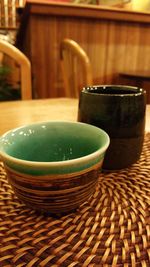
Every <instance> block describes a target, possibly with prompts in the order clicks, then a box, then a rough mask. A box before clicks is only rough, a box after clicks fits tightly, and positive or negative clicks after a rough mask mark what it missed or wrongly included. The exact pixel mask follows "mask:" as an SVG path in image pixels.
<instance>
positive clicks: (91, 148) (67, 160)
mask: <svg viewBox="0 0 150 267" xmlns="http://www.w3.org/2000/svg"><path fill="white" fill-rule="evenodd" d="M108 145H109V137H108V135H107V134H106V133H105V132H104V131H103V130H101V129H99V128H97V127H95V126H91V125H88V124H85V123H78V122H43V123H35V124H32V125H28V126H23V127H20V128H17V129H14V130H12V131H9V132H7V133H6V134H5V135H3V136H2V137H1V139H0V151H1V157H2V159H3V161H4V163H5V164H6V165H7V166H8V167H10V168H12V169H15V170H16V171H18V172H23V173H26V174H35V175H42V174H45V175H46V174H62V173H70V172H77V171H81V170H84V169H86V168H89V167H91V166H93V165H95V164H96V163H98V162H99V161H101V160H103V157H104V154H105V151H106V149H107V147H108Z"/></svg>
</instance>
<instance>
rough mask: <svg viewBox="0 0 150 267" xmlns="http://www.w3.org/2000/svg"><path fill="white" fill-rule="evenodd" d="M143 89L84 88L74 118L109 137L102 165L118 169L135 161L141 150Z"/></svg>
mask: <svg viewBox="0 0 150 267" xmlns="http://www.w3.org/2000/svg"><path fill="white" fill-rule="evenodd" d="M145 108H146V92H145V91H144V90H143V89H141V88H137V87H131V86H123V85H118V86H117V85H101V86H100V85H99V86H91V87H87V88H84V89H83V90H82V92H81V95H80V102H79V113H78V121H82V122H86V123H89V124H92V125H95V126H97V127H100V128H102V129H104V130H105V131H106V132H107V133H108V134H109V136H110V146H109V149H108V150H107V153H106V156H105V160H104V164H103V168H105V169H121V168H125V167H128V166H130V165H131V164H133V163H135V162H136V161H137V160H138V159H139V157H140V155H141V151H142V145H143V139H144V129H145Z"/></svg>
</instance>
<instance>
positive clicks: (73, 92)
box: [60, 39, 93, 97]
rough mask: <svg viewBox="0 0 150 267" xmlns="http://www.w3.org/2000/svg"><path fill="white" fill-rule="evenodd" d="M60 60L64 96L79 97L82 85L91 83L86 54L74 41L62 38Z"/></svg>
mask: <svg viewBox="0 0 150 267" xmlns="http://www.w3.org/2000/svg"><path fill="white" fill-rule="evenodd" d="M60 60H61V70H62V75H63V80H64V90H65V96H67V97H79V92H80V91H81V89H82V87H83V86H88V85H92V84H93V78H92V70H91V63H90V60H89V58H88V56H87V54H86V53H85V51H84V50H83V49H82V48H81V47H80V45H79V44H78V43H76V42H75V41H73V40H71V39H64V40H63V41H62V42H61V44H60ZM81 80H82V81H81ZM81 84H82V85H81Z"/></svg>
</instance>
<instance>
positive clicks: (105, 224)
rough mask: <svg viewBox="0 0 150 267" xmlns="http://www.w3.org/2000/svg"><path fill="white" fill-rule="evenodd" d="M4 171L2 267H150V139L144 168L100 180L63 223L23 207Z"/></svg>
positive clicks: (0, 190) (0, 183) (0, 175)
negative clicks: (91, 193) (91, 192)
mask: <svg viewBox="0 0 150 267" xmlns="http://www.w3.org/2000/svg"><path fill="white" fill-rule="evenodd" d="M0 166H1V167H0V266H5V267H9V266H10V267H21V266H26V267H32V266H33V267H35V266H36V267H39V266H42V267H51V266H52V267H56V266H62V267H66V266H68V267H73V266H77V267H80V266H82V267H84V266H89V267H93V266H104V267H106V266H123V267H127V266H129V267H130V266H132V267H134V266H136V267H137V266H142V267H145V266H150V134H146V136H145V143H144V148H143V153H142V155H141V159H140V161H139V162H137V163H136V164H134V165H133V166H132V167H130V168H127V169H124V170H120V171H118V172H111V173H104V174H100V177H99V183H98V186H97V189H96V192H95V194H94V195H93V196H92V198H91V199H90V200H89V201H88V202H86V203H84V204H83V205H82V206H81V207H80V208H79V209H78V210H77V211H76V212H74V213H71V214H69V215H65V216H62V217H57V218H54V217H51V216H44V215H40V214H37V213H36V212H35V211H34V210H31V209H29V208H27V207H26V206H25V205H24V204H22V203H21V202H19V201H18V199H17V198H16V197H15V195H14V193H13V191H12V189H11V187H10V186H9V184H8V183H7V179H6V174H5V172H4V169H3V166H2V164H1V165H0Z"/></svg>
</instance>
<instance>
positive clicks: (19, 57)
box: [0, 40, 32, 100]
mask: <svg viewBox="0 0 150 267" xmlns="http://www.w3.org/2000/svg"><path fill="white" fill-rule="evenodd" d="M0 53H1V55H2V54H3V58H5V56H6V57H8V65H9V63H10V62H11V63H10V68H11V69H12V70H13V68H14V71H12V76H13V75H14V76H15V75H16V73H17V71H16V69H17V68H16V69H15V67H16V65H17V66H18V67H19V75H18V76H19V77H18V78H19V79H20V89H21V99H22V100H27V99H32V89H31V64H30V61H29V60H28V58H27V57H26V56H25V55H24V54H23V53H22V52H21V51H20V50H19V49H18V48H16V47H15V46H14V45H12V44H10V43H8V42H6V41H4V40H0ZM9 59H11V61H9ZM1 60H2V56H1ZM6 62H7V60H6ZM12 62H13V63H15V64H12ZM6 64H7V63H6Z"/></svg>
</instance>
